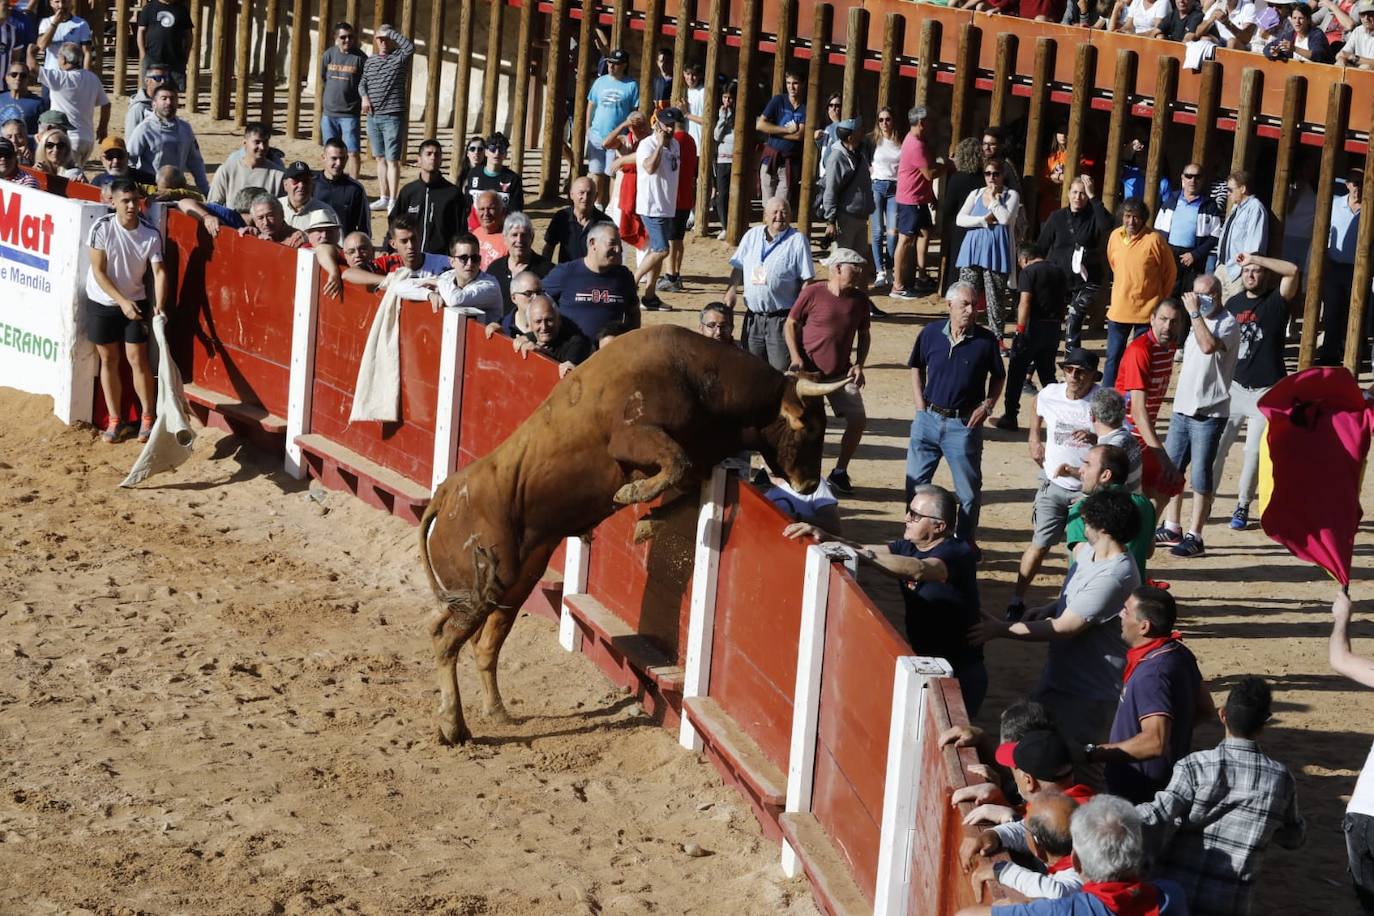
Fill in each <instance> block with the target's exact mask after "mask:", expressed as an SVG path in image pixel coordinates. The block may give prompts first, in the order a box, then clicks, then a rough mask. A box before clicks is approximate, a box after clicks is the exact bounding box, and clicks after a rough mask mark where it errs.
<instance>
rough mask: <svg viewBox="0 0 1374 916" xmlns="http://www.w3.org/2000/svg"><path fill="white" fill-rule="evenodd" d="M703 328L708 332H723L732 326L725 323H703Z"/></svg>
mask: <svg viewBox="0 0 1374 916" xmlns="http://www.w3.org/2000/svg"><path fill="white" fill-rule="evenodd" d="M701 326H702V327H703V328H705V329H706V330H708V331H723V330H725V329H726V328H728V327H730V325H729V324H728V323H727V322H724V321H703V322H702V323H701Z"/></svg>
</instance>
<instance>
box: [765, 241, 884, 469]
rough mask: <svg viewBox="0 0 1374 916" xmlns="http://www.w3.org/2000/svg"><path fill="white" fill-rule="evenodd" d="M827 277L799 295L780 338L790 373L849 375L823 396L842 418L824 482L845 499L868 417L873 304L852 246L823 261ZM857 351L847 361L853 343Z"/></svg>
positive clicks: (861, 260)
mask: <svg viewBox="0 0 1374 916" xmlns="http://www.w3.org/2000/svg"><path fill="white" fill-rule="evenodd" d="M825 263H826V266H827V267H829V268H830V279H828V280H826V281H825V282H824V283H812V284H810V285H809V286H807V287H806V288H805V289H803V290H802V291H801V295H800V296H798V297H797V301H796V302H795V303H794V304H793V305H792V310H791V311H790V312H788V313H787V321H786V323H785V324H784V325H783V336H784V337H785V338H786V340H787V352H788V353H789V354H791V364H790V366H789V367H788V371H790V372H800V371H803V370H805V371H809V372H819V373H820V374H821V377H822V378H827V379H833V378H838V377H840V376H842V375H847V376H849V384H848V385H845V386H844V387H843V388H841V389H840V390H839V391H835V392H832V393H831V394H828V395H826V397H827V398H828V399H829V401H830V407H831V409H832V410H834V411H835V415H836V416H837V417H842V418H843V419H844V436H843V437H842V438H841V439H840V457H839V458H838V459H837V460H836V461H835V469H834V470H833V471H831V472H830V475H829V476H828V477H827V478H826V480H827V481H828V482H829V483H830V488H831V489H832V490H834V491H835V492H837V493H841V494H844V495H846V496H848V495H849V494H851V493H853V492H854V486H853V484H851V483H850V481H849V459H851V458H853V457H854V453H855V452H856V451H857V450H858V448H859V440H860V439H862V438H863V434H864V425H865V423H866V422H867V420H868V415H867V414H866V413H865V412H864V399H863V395H862V394H860V389H861V388H863V386H864V361H865V360H866V359H868V345H869V342H870V340H871V338H870V336H869V330H868V328H869V315H870V313H871V312H870V310H871V309H872V306H873V302H872V301H871V300H870V299H869V298H868V294H867V293H865V292H864V284H863V272H864V267H865V265H866V264H867V263H868V262H867V261H865V260H864V257H863V255H861V254H859V253H858V252H857V251H854V250H852V249H850V248H837V249H835V253H834V254H832V255H831V256H830V260H828V261H826V262H825ZM856 338H857V339H858V346H859V352H858V354H857V356H856V358H855V359H853V360H852V361H851V359H850V355H851V353H853V350H854V342H855V339H856Z"/></svg>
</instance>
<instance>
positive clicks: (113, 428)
mask: <svg viewBox="0 0 1374 916" xmlns="http://www.w3.org/2000/svg"><path fill="white" fill-rule="evenodd" d="M141 205H142V195H141V193H140V191H139V189H138V185H136V184H135V183H134V182H133V181H131V180H130V179H128V178H116V179H115V180H114V181H112V182H110V206H111V207H113V208H114V212H113V213H109V214H106V215H105V216H102V217H100V219H98V220H96V221H95V224H94V225H93V226H91V234H90V236H89V237H88V239H87V245H88V246H89V248H90V261H91V270H90V273H89V274H87V276H86V299H87V306H86V308H87V311H86V336H87V338H88V339H89V340H90V341H91V343H93V344H95V349H96V352H98V353H99V354H100V390H101V392H102V393H103V394H104V395H105V407H106V410H107V411H108V412H109V420H108V421H107V423H106V426H105V429H104V431H103V432H102V433H101V434H100V437H101V438H102V439H103V440H105V441H106V442H107V443H114V442H115V441H117V440H118V439H119V438H120V434H121V432H122V429H121V425H120V422H119V416H120V402H121V399H122V398H123V395H124V392H123V385H122V383H121V381H120V377H119V345H120V343H121V342H123V344H124V353H125V355H126V356H127V357H128V358H129V368H130V369H131V370H132V375H133V379H134V391H135V392H136V393H137V394H138V403H139V407H140V408H141V410H140V413H141V414H142V422H141V423H140V424H139V428H138V441H140V442H147V441H148V435H149V433H150V432H151V431H152V428H153V419H154V417H153V404H154V398H155V395H156V390H155V389H154V387H153V372H152V367H151V366H150V365H149V363H148V319H149V318H150V317H151V315H150V313H149V309H148V293H147V290H146V289H145V288H144V283H143V276H144V274H145V273H146V272H147V271H148V269H149V267H151V268H152V272H153V309H152V313H153V314H161V313H162V312H163V310H164V309H165V308H166V305H167V272H166V270H164V269H163V266H162V237H161V236H160V235H158V232H157V230H156V229H155V228H153V226H152V224H151V223H149V222H148V221H147V220H145V219H143V217H142V215H141V214H140V212H139V211H140V207H141Z"/></svg>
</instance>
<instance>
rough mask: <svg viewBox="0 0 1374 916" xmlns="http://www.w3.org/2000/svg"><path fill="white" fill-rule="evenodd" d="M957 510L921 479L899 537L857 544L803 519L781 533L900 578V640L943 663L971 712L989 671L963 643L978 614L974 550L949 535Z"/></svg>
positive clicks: (978, 702)
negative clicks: (842, 549) (849, 552)
mask: <svg viewBox="0 0 1374 916" xmlns="http://www.w3.org/2000/svg"><path fill="white" fill-rule="evenodd" d="M957 513H958V503H956V502H955V499H954V496H953V495H952V494H951V493H950V492H949V491H948V490H946V489H945V488H943V487H937V486H935V485H934V484H925V485H923V486H919V487H917V488H916V493H915V495H914V496H912V497H911V499H910V500H908V501H907V509H906V518H905V524H904V527H903V528H902V536H901V537H899V538H897V539H895V540H893V541H890V542H888V543H887V544H860V543H858V542H856V541H851V540H847V539H846V538H843V537H840V536H839V535H838V534H833V533H831V532H829V531H825V530H823V529H821V528H818V527H816V526H815V525H810V524H807V523H805V522H794V523H792V524H790V525H788V526H787V527H786V528H784V529H783V532H782V533H783V534H784V535H786V536H787V537H790V538H793V539H797V540H800V539H802V538H806V537H810V538H814V539H815V540H817V541H819V542H820V543H822V544H824V543H827V542H831V543H836V544H844V545H845V546H847V547H849V548H851V549H853V550H854V552H855V554H856V555H857V556H858V558H859V559H860V560H863V561H864V562H866V563H871V564H873V565H874V566H875V567H877V568H878V569H880V570H882V571H883V572H885V573H887V574H888V575H891V576H896V577H897V578H898V579H901V580H902V600H903V602H904V603H905V604H906V638H907V642H909V643H911V647H912V649H913V650H914V651H915V652H916V654H917V655H924V656H931V657H937V658H943V659H945V660H946V661H948V662H949V666H950V667H951V668H953V669H954V676H955V677H957V678H958V679H959V689H960V692H961V693H962V694H963V696H964V706H965V707H966V708H967V709H968V713H969V715H970V716H975V715H977V714H978V708H979V707H980V706H981V705H982V703H983V698H984V696H986V695H987V692H988V672H987V668H986V667H984V665H983V650H982V648H981V647H980V646H973V645H970V644H969V641H968V633H969V629H970V628H971V627H972V626H973V625H974V624H975V623H977V622H978V619H979V603H978V583H977V581H976V579H975V569H974V567H975V564H976V561H975V560H974V556H973V549H972V548H971V547H969V545H968V544H966V543H965V542H963V541H961V540H959V539H958V538H956V537H954V536H953V531H954V518H955V515H956V514H957Z"/></svg>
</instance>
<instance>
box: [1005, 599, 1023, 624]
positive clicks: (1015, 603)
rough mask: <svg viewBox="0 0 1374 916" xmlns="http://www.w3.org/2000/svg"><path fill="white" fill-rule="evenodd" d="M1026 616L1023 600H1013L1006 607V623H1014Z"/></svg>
mask: <svg viewBox="0 0 1374 916" xmlns="http://www.w3.org/2000/svg"><path fill="white" fill-rule="evenodd" d="M1024 616H1026V600H1025V599H1024V598H1013V599H1011V603H1010V604H1008V605H1007V615H1006V619H1007V623H1016V622H1017V621H1018V620H1020V619H1021V618H1022V617H1024Z"/></svg>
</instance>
